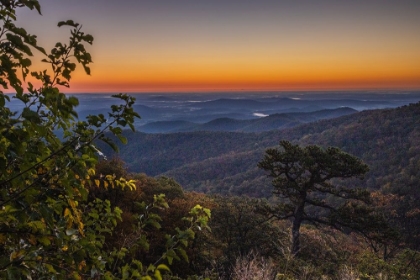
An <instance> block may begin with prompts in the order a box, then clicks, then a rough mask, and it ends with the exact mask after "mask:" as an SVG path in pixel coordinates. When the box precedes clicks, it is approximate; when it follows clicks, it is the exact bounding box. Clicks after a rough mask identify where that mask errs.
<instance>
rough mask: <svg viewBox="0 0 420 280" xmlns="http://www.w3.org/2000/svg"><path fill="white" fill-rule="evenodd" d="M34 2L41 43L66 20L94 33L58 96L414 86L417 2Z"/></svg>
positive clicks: (419, 45)
mask: <svg viewBox="0 0 420 280" xmlns="http://www.w3.org/2000/svg"><path fill="white" fill-rule="evenodd" d="M40 2H41V5H43V17H39V16H37V15H36V14H35V13H33V12H32V13H28V12H24V13H22V15H23V16H24V17H25V20H23V21H22V25H24V26H25V24H28V23H29V22H30V24H29V26H28V29H30V31H31V32H32V33H36V34H38V36H39V39H40V41H41V43H45V45H53V43H54V42H55V41H56V40H57V38H58V39H60V38H62V37H61V36H62V35H60V33H59V32H60V31H62V30H58V31H57V28H56V27H55V22H57V21H59V20H63V19H67V18H72V19H75V20H76V21H79V22H83V25H84V27H85V31H86V32H88V33H90V34H92V35H93V36H94V37H95V41H94V45H93V46H92V47H91V48H90V49H89V50H90V52H91V53H92V56H93V60H94V64H92V66H91V68H92V75H91V76H86V75H84V74H83V73H82V72H81V71H78V72H77V73H75V75H73V79H72V81H71V88H70V89H66V90H65V91H66V92H148V91H197V90H198V91H199V90H204V91H209V90H311V89H313V90H319V89H420V51H419V50H420V36H418V27H419V26H420V17H419V16H418V15H419V14H420V4H419V2H420V1H404V0H403V1H369V2H368V3H366V1H358V0H357V1H349V2H351V3H347V2H346V3H342V2H341V1H340V3H337V1H329V0H322V1H319V2H317V4H314V3H313V2H310V1H303V2H300V4H298V3H295V2H294V1H285V2H282V3H272V2H270V1H262V2H258V3H256V2H255V1H244V2H243V3H242V4H241V5H239V6H238V5H235V4H234V3H237V2H233V1H218V0H217V1H214V2H212V3H211V4H210V3H205V2H200V1H199V2H197V3H194V4H192V3H191V2H190V1H185V0H180V1H178V2H177V4H176V5H175V4H174V3H173V2H169V0H166V1H162V2H165V3H157V2H154V3H150V1H131V0H124V1H120V2H118V1H117V2H118V3H120V4H122V3H125V4H126V5H119V4H116V1H111V0H107V1H105V0H104V1H102V2H101V3H99V2H100V1H89V2H83V1H81V0H74V2H72V3H64V2H62V1H53V0H44V1H40ZM76 2H80V3H79V4H81V3H83V5H82V4H81V5H80V8H78V7H79V5H78V3H76ZM164 4H165V5H164ZM32 29H33V31H32ZM39 30H42V31H41V32H40V33H39ZM47 49H48V47H47ZM35 66H36V67H41V66H39V64H36V65H35ZM42 67H45V65H42ZM40 69H41V68H40Z"/></svg>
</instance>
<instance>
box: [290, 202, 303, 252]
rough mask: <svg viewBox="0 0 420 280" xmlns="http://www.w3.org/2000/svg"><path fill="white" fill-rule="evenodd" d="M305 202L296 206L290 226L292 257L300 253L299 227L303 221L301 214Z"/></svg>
mask: <svg viewBox="0 0 420 280" xmlns="http://www.w3.org/2000/svg"><path fill="white" fill-rule="evenodd" d="M304 201H305V200H303V202H302V203H301V204H300V205H298V206H296V209H295V217H294V220H293V225H292V255H293V256H296V255H297V254H298V253H299V251H300V226H301V224H302V221H303V213H304V209H305V202H304Z"/></svg>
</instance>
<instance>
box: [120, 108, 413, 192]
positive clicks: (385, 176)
mask: <svg viewBox="0 0 420 280" xmlns="http://www.w3.org/2000/svg"><path fill="white" fill-rule="evenodd" d="M419 136H420V103H417V104H411V105H408V106H403V107H400V108H397V109H382V110H371V111H363V112H360V113H356V114H352V115H348V116H343V117H339V118H335V119H331V120H322V121H317V122H313V123H308V124H304V125H301V126H298V127H295V128H291V129H285V130H274V131H269V132H263V133H231V132H190V133H174V134H165V135H159V134H143V133H135V134H131V135H129V137H128V138H129V141H128V142H129V144H128V145H127V146H122V147H121V154H120V156H121V158H122V159H123V160H124V161H126V162H127V163H128V166H129V169H130V170H131V171H134V172H144V173H146V174H148V175H152V176H156V175H160V174H163V175H167V176H170V177H173V178H175V179H176V180H177V181H178V182H180V183H181V184H182V185H183V186H184V187H185V188H186V189H190V190H192V189H194V190H198V191H204V192H216V193H225V194H226V193H231V194H249V195H252V196H266V195H269V194H270V185H269V184H267V179H266V177H265V175H264V173H263V172H262V171H260V170H258V169H257V167H256V165H257V162H258V161H259V160H260V159H261V157H262V155H263V153H264V151H265V149H266V148H268V147H271V146H274V145H276V144H278V142H279V140H281V139H286V140H291V141H294V142H299V143H301V144H305V145H306V144H319V145H322V146H337V147H339V148H341V149H343V150H344V151H346V152H349V153H351V154H354V155H356V156H358V157H360V158H362V159H363V160H364V161H365V162H366V163H367V164H368V165H369V166H370V172H369V173H368V174H367V176H366V180H365V181H364V182H363V184H364V185H365V186H367V187H369V188H372V189H379V188H387V189H390V190H391V189H392V191H393V192H400V193H406V192H410V190H412V188H413V187H414V186H416V185H418V184H419V178H420V174H418V172H419V168H418V166H419V160H420V144H419V141H418V139H419Z"/></svg>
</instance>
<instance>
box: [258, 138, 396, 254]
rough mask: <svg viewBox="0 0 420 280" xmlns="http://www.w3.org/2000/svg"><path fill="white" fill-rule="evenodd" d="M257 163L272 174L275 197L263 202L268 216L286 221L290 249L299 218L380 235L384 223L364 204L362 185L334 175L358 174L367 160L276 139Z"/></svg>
mask: <svg viewBox="0 0 420 280" xmlns="http://www.w3.org/2000/svg"><path fill="white" fill-rule="evenodd" d="M258 166H259V167H260V168H262V169H265V170H267V171H268V172H269V176H271V177H273V181H272V184H273V187H274V191H273V193H274V194H275V195H278V196H279V197H280V198H281V199H280V201H281V202H280V203H279V204H277V205H276V206H268V207H266V210H267V212H268V213H269V214H270V215H271V217H275V218H278V219H290V220H291V221H292V249H291V252H292V254H294V255H296V254H297V253H298V252H299V249H300V241H299V236H300V227H301V225H302V223H304V222H309V223H313V224H323V225H329V226H332V227H335V228H337V229H340V230H343V231H345V230H355V231H357V232H359V233H361V234H363V235H364V236H365V237H367V238H376V239H382V238H384V234H382V231H385V230H387V229H388V227H387V224H386V223H385V222H384V220H383V219H381V218H380V216H378V215H375V212H374V209H373V208H371V207H369V204H370V193H369V191H367V190H366V189H360V188H349V187H345V186H343V185H342V184H341V182H340V179H346V178H353V177H356V178H361V177H362V176H363V175H364V174H365V173H366V172H367V171H368V170H369V168H368V166H367V165H366V164H365V163H363V162H362V161H361V160H360V159H358V158H356V157H354V156H352V155H350V154H347V153H345V152H343V151H341V150H340V149H338V148H334V147H329V148H327V149H325V150H324V149H322V148H321V147H319V146H316V145H309V146H306V147H299V146H298V145H294V144H292V143H290V142H288V141H281V142H280V148H271V149H268V150H267V151H266V154H265V156H264V159H263V160H262V161H261V162H259V164H258Z"/></svg>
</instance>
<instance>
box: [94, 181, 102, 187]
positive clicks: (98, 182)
mask: <svg viewBox="0 0 420 280" xmlns="http://www.w3.org/2000/svg"><path fill="white" fill-rule="evenodd" d="M100 184H101V182H100V181H99V180H98V179H96V180H95V185H96V186H97V187H98V188H99V185H100Z"/></svg>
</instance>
